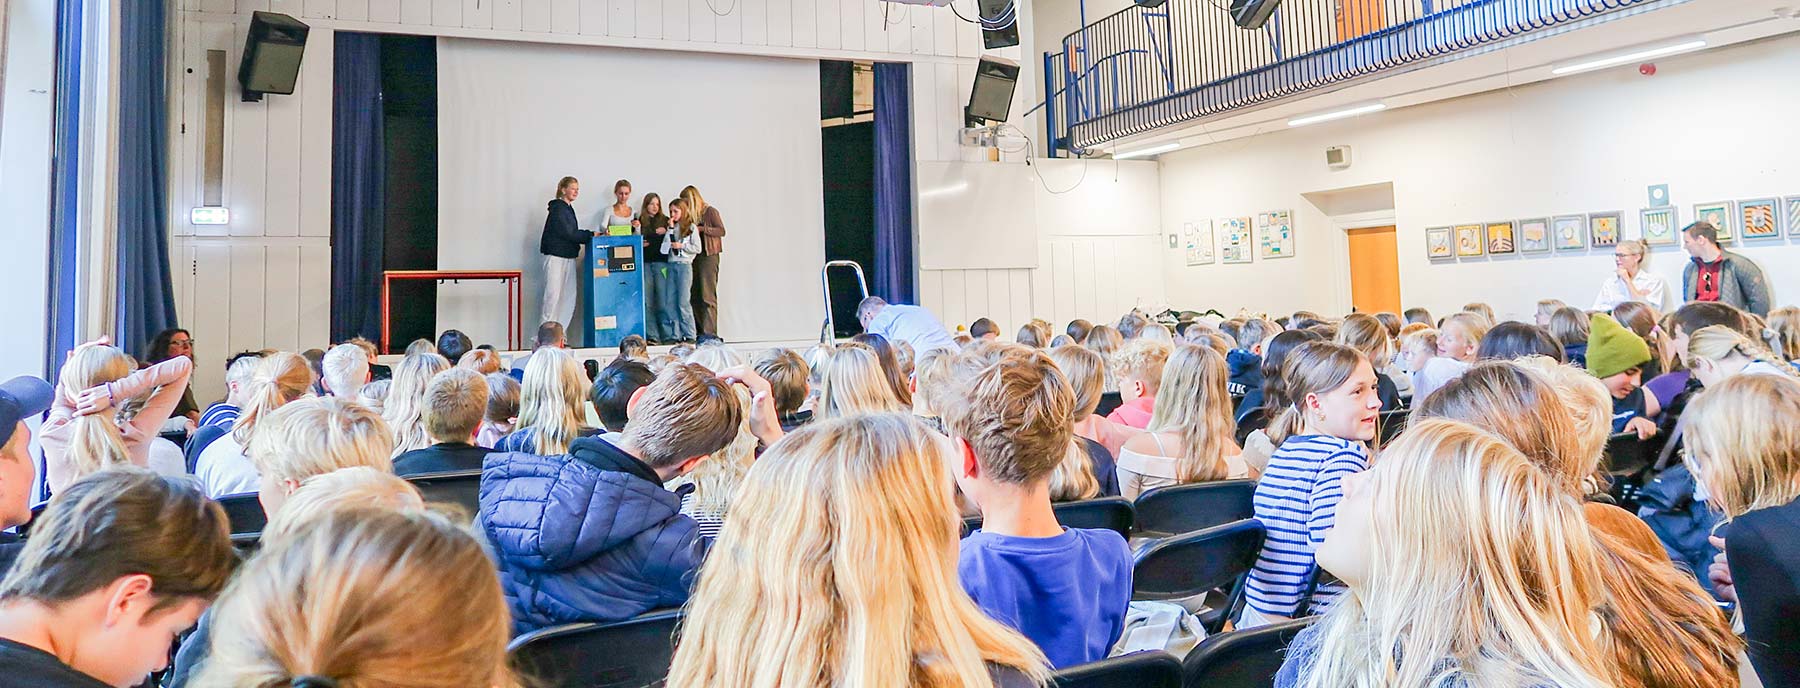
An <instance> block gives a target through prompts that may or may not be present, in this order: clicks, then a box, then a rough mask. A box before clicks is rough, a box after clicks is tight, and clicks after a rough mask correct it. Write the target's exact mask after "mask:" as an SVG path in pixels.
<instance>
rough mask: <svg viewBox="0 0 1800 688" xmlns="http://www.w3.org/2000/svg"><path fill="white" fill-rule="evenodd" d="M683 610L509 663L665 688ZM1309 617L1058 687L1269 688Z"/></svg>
mask: <svg viewBox="0 0 1800 688" xmlns="http://www.w3.org/2000/svg"><path fill="white" fill-rule="evenodd" d="M682 618H683V612H682V611H681V610H679V609H664V610H657V611H653V612H650V613H647V614H644V615H642V616H639V617H636V618H633V619H628V620H625V621H619V622H615V623H607V624H594V623H579V624H568V625H563V626H554V627H551V628H545V629H542V630H538V631H533V632H531V633H527V634H525V635H522V636H519V637H518V638H516V639H514V640H513V642H512V646H511V647H510V648H509V650H510V652H511V655H512V658H513V662H514V665H515V666H516V667H518V668H519V670H520V671H521V672H522V673H523V674H524V675H525V676H526V677H527V678H528V679H530V680H532V681H534V682H535V685H539V686H542V687H543V688H643V687H645V686H659V685H662V682H663V679H664V677H665V676H666V675H667V674H668V671H669V664H670V662H671V660H672V659H673V658H674V655H675V642H676V640H677V636H678V634H679V632H680V625H681V621H682ZM1312 621H1313V620H1312V619H1300V620H1296V621H1287V622H1282V623H1278V624H1273V625H1269V626H1263V627H1260V628H1254V629H1250V630H1244V631H1231V632H1227V633H1219V634H1216V635H1212V636H1210V637H1208V638H1207V639H1206V640H1204V641H1201V643H1200V645H1199V646H1198V647H1195V648H1194V649H1193V650H1192V651H1191V652H1189V653H1188V655H1187V657H1186V658H1185V659H1177V658H1176V657H1175V656H1174V655H1171V654H1169V653H1167V652H1161V651H1154V652H1135V653H1132V654H1128V655H1121V656H1118V657H1110V658H1107V659H1103V660H1100V661H1098V662H1092V663H1089V664H1083V665H1080V666H1075V667H1069V668H1067V669H1064V670H1062V671H1060V672H1057V674H1056V675H1055V678H1054V680H1053V681H1052V682H1051V684H1052V685H1054V686H1057V688H1183V687H1184V686H1186V687H1187V688H1201V687H1203V686H1204V687H1205V688H1252V687H1256V688H1262V687H1265V686H1268V685H1270V684H1271V683H1272V682H1273V681H1274V679H1275V673H1276V671H1277V670H1279V669H1280V668H1281V662H1282V659H1283V658H1284V654H1285V651H1286V649H1287V647H1288V645H1289V644H1291V643H1292V642H1293V640H1294V636H1295V635H1297V634H1299V632H1300V631H1301V630H1302V629H1304V628H1306V627H1307V626H1308V625H1309V624H1311V623H1312Z"/></svg>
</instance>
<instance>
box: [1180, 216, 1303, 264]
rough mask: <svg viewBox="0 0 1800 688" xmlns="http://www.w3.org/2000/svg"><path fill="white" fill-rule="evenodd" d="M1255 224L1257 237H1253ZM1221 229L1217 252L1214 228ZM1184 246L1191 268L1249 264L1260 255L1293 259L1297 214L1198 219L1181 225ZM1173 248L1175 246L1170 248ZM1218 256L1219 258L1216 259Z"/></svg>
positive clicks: (1266, 258)
mask: <svg viewBox="0 0 1800 688" xmlns="http://www.w3.org/2000/svg"><path fill="white" fill-rule="evenodd" d="M1253 221H1254V223H1255V225H1254V227H1255V231H1256V234H1255V236H1254V237H1252V235H1251V227H1252V224H1251V223H1252V222H1253ZM1215 223H1216V226H1217V228H1218V243H1217V246H1218V249H1217V251H1215V250H1214V243H1213V229H1214V227H1215ZM1181 243H1182V247H1183V249H1184V250H1185V252H1186V255H1187V264H1188V265H1211V264H1212V263H1213V262H1214V261H1215V260H1217V261H1218V262H1222V263H1249V262H1252V261H1254V260H1255V256H1256V255H1258V254H1260V255H1262V257H1263V259H1264V260H1268V259H1270V258H1292V257H1294V213H1293V211H1291V210H1271V211H1269V212H1266V213H1257V214H1256V217H1255V218H1254V219H1253V218H1250V217H1223V218H1219V219H1218V220H1216V221H1215V220H1196V221H1192V222H1184V223H1182V225H1181ZM1170 248H1174V246H1170ZM1215 256H1216V257H1215Z"/></svg>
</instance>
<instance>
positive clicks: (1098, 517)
mask: <svg viewBox="0 0 1800 688" xmlns="http://www.w3.org/2000/svg"><path fill="white" fill-rule="evenodd" d="M1050 509H1051V510H1052V511H1055V512H1056V522H1057V523H1061V524H1063V525H1064V526H1067V527H1070V528H1104V529H1106V530H1110V531H1113V532H1115V533H1118V534H1119V535H1120V536H1121V537H1124V538H1126V539H1130V538H1131V526H1132V523H1134V522H1135V521H1136V516H1135V515H1134V514H1133V512H1132V509H1131V501H1130V500H1127V499H1125V498H1124V497H1097V498H1094V499H1083V500H1081V501H1078V502H1057V503H1055V504H1052V505H1050ZM980 527H981V516H980V515H975V516H969V517H967V518H964V519H963V532H962V534H963V537H968V536H969V533H972V532H975V529H976V528H980Z"/></svg>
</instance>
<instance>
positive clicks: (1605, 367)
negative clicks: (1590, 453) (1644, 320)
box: [1587, 313, 1662, 439]
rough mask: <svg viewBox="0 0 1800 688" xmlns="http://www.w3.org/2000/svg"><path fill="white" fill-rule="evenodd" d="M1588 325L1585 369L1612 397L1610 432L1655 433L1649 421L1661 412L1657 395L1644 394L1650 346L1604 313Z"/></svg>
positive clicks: (1640, 435)
mask: <svg viewBox="0 0 1800 688" xmlns="http://www.w3.org/2000/svg"><path fill="white" fill-rule="evenodd" d="M1591 317H1592V320H1591V324H1590V325H1589V334H1588V347H1587V369H1588V372H1589V373H1593V375H1594V377H1597V378H1600V382H1602V383H1605V384H1606V391H1607V392H1610V393H1611V394H1612V398H1613V423H1612V425H1613V432H1632V433H1636V434H1637V436H1638V438H1639V439H1649V438H1650V437H1651V436H1653V435H1655V434H1656V423H1654V422H1652V421H1651V420H1650V417H1651V416H1655V415H1656V414H1658V413H1661V412H1662V408H1661V407H1660V406H1658V405H1657V403H1656V398H1655V397H1653V396H1650V395H1648V394H1645V393H1644V386H1643V383H1644V381H1643V365H1644V364H1645V363H1649V362H1650V345H1649V344H1646V343H1644V339H1643V338H1642V337H1639V336H1637V333H1635V332H1632V331H1631V330H1627V329H1625V326H1623V325H1620V324H1619V321H1617V320H1613V319H1612V316H1610V315H1606V314H1604V313H1595V314H1594V315H1593V316H1591Z"/></svg>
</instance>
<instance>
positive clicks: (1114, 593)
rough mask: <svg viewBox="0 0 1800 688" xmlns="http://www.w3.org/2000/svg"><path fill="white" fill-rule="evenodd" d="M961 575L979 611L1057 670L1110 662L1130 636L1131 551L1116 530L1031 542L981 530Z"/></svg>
mask: <svg viewBox="0 0 1800 688" xmlns="http://www.w3.org/2000/svg"><path fill="white" fill-rule="evenodd" d="M956 573H957V577H958V578H960V579H962V584H963V589H964V590H967V591H968V592H969V597H972V598H974V599H975V604H976V605H977V606H980V607H981V610H982V611H984V612H987V615H988V616H990V617H993V619H994V620H995V621H999V622H1000V623H1003V624H1006V625H1008V626H1011V627H1012V628H1014V629H1016V630H1018V631H1019V632H1020V633H1023V634H1024V635H1025V637H1027V638H1030V639H1031V641H1032V642H1034V643H1037V646H1038V648H1040V649H1042V650H1043V651H1044V655H1045V656H1047V657H1049V658H1050V665H1051V666H1052V667H1056V668H1062V667H1070V666H1075V665H1077V664H1085V663H1087V662H1093V661H1097V660H1101V659H1105V658H1106V653H1107V652H1108V651H1110V650H1111V649H1112V646H1113V643H1114V642H1117V641H1118V639H1119V636H1121V635H1123V634H1124V633H1125V611H1126V608H1127V607H1128V606H1130V604H1131V548H1130V547H1128V546H1127V545H1126V544H1125V538H1123V537H1120V536H1119V534H1118V533H1115V532H1113V531H1110V530H1089V529H1082V528H1065V529H1063V533H1062V534H1061V535H1057V536H1055V537H1047V538H1026V537H1014V536H1011V535H998V534H995V533H988V532H984V531H980V530H977V531H975V532H973V533H970V534H969V536H968V537H966V538H963V541H962V556H961V557H960V559H959V561H958V562H957V565H956Z"/></svg>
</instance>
